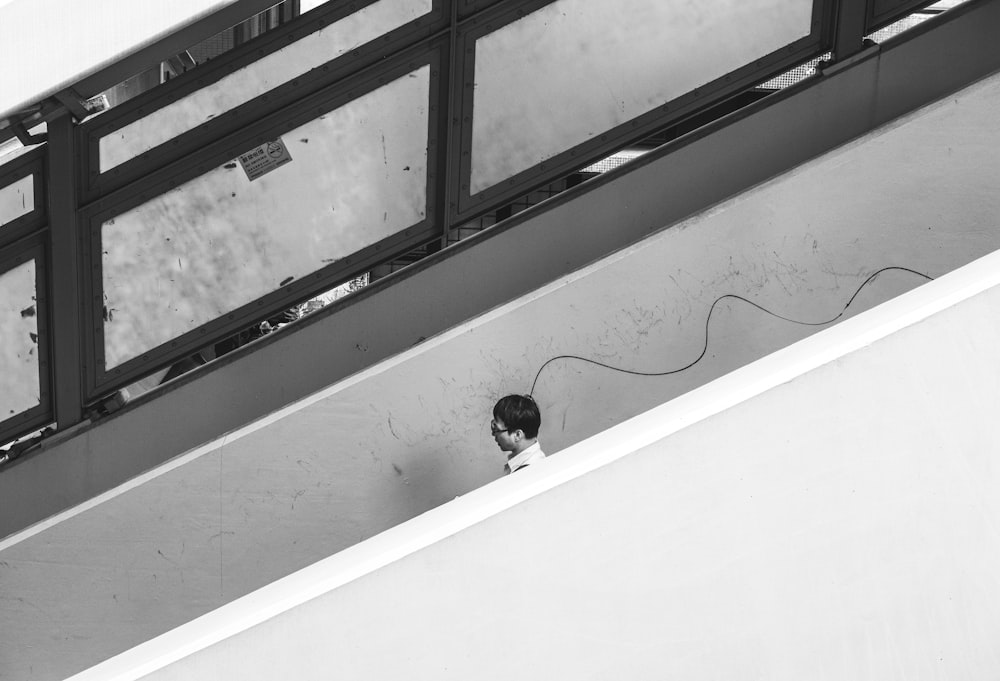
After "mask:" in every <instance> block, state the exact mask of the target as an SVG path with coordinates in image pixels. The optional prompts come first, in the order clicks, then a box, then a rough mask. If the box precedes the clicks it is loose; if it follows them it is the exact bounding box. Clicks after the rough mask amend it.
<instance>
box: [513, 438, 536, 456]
mask: <svg viewBox="0 0 1000 681" xmlns="http://www.w3.org/2000/svg"><path fill="white" fill-rule="evenodd" d="M537 442H538V438H537V437H533V438H531V439H530V440H527V439H526V440H521V441H520V442H518V443H517V448H516V449H515V450H514V451H513V452H508V453H507V460H508V461H510V460H511V459H513V458H514V457H515V456H517V455H518V454H520V453H521V452H523V451H524V450H526V449H528V448H529V447H531V446H532V445H534V444H536V443H537Z"/></svg>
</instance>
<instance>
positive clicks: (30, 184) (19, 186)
mask: <svg viewBox="0 0 1000 681" xmlns="http://www.w3.org/2000/svg"><path fill="white" fill-rule="evenodd" d="M33 210H35V183H34V176H33V175H28V176H26V177H22V178H21V179H20V180H17V181H16V182H14V183H13V184H9V185H7V186H6V187H3V188H0V225H5V224H7V223H8V222H13V221H14V220H16V219H17V218H19V217H21V216H22V215H27V214H28V213H30V212H31V211H33Z"/></svg>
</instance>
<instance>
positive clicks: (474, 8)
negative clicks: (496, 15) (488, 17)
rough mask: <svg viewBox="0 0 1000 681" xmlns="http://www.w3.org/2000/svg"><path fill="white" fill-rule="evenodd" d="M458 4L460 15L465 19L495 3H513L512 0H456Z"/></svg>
mask: <svg viewBox="0 0 1000 681" xmlns="http://www.w3.org/2000/svg"><path fill="white" fill-rule="evenodd" d="M455 2H456V3H457V4H458V17H459V18H460V19H465V18H467V17H470V16H472V15H473V14H476V13H478V12H482V11H483V10H485V9H489V8H490V7H493V6H494V5H499V4H501V3H506V4H508V5H509V4H512V2H511V1H510V0H455Z"/></svg>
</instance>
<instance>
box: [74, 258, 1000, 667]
mask: <svg viewBox="0 0 1000 681" xmlns="http://www.w3.org/2000/svg"><path fill="white" fill-rule="evenodd" d="M998 306H1000V254H993V255H991V256H988V257H987V258H984V259H982V260H980V261H977V262H976V263H974V264H972V265H970V266H969V267H967V268H965V269H964V270H960V271H959V272H956V273H953V274H950V275H947V276H946V277H944V278H942V279H941V280H939V281H935V282H933V283H932V284H928V285H927V286H925V287H922V288H921V289H918V290H916V291H912V292H910V293H908V294H904V295H903V296H901V297H900V298H898V299H896V300H893V301H890V302H889V303H887V304H885V305H883V306H881V307H879V308H877V309H874V310H871V311H869V312H868V313H865V314H863V315H860V316H858V317H856V318H854V319H852V320H849V321H847V322H845V323H844V324H842V325H840V326H838V327H835V328H833V329H830V330H828V331H826V332H824V333H821V334H817V335H814V336H812V337H811V338H808V339H806V340H804V341H802V342H800V343H798V344H796V345H793V346H791V347H789V348H786V349H784V350H781V351H778V352H776V353H774V354H772V355H770V356H768V357H767V358H764V359H763V360H761V361H759V362H757V363H755V364H751V365H749V366H747V367H744V368H742V369H740V370H737V371H735V372H733V373H731V374H729V375H727V376H725V377H723V378H721V379H719V380H717V381H715V382H713V383H711V384H709V385H707V386H704V387H703V388H700V389H697V390H695V391H693V392H691V393H688V394H687V395H685V396H683V397H681V398H678V399H676V400H674V401H672V402H670V403H668V404H665V405H662V406H659V407H656V408H654V409H653V410H651V411H648V412H646V413H644V414H641V415H639V416H637V417H635V418H633V419H631V420H628V421H626V422H624V423H622V424H620V425H618V426H616V427H614V428H612V429H610V430H607V431H605V432H604V433H601V434H600V435H597V436H595V437H594V438H591V439H589V440H585V441H583V442H580V443H578V444H576V445H574V446H572V447H569V448H567V449H566V450H564V451H562V452H560V453H559V455H557V456H554V457H551V458H550V459H549V460H547V461H544V462H542V463H540V464H537V465H535V466H532V467H531V468H529V469H528V470H527V471H525V472H523V473H518V474H517V475H515V476H512V477H509V478H506V479H504V480H501V481H498V482H497V483H495V484H492V485H489V486H487V487H485V488H483V489H480V490H477V491H475V492H472V493H470V494H469V495H467V496H465V497H463V498H462V499H460V500H458V501H456V502H455V503H454V504H448V505H446V506H444V507H441V508H438V509H435V510H434V511H431V512H429V513H427V514H425V515H423V516H421V517H419V518H417V519H415V520H414V521H411V522H408V523H405V524H404V525H401V526H398V527H396V528H394V529H392V530H390V531H388V532H386V533H384V534H382V535H380V536H379V537H377V538H375V539H374V540H372V541H370V542H365V543H364V544H361V545H359V546H356V547H354V548H353V549H349V550H347V551H344V552H342V553H340V554H338V555H336V556H333V557H331V558H329V559H326V560H324V561H321V562H319V563H317V564H315V565H313V566H310V567H308V568H306V569H304V570H302V571H300V572H298V573H295V574H293V575H291V576H289V577H288V578H286V579H283V580H280V581H278V582H275V583H273V584H271V585H269V586H268V587H266V588H264V589H261V590H260V591H258V592H255V593H253V594H251V595H249V596H247V597H246V598H244V599H241V600H240V601H237V602H235V603H232V604H230V605H228V606H225V607H223V608H221V609H219V610H217V611H215V612H213V613H211V614H209V615H207V616H205V617H204V618H201V619H200V620H196V621H195V622H192V623H191V624H190V625H187V626H184V627H182V628H180V629H178V630H175V631H173V632H170V633H168V634H166V635H164V636H163V637H160V638H159V639H156V640H153V641H150V642H149V643H148V644H145V645H143V646H140V647H139V648H137V649H134V650H132V651H129V652H128V653H126V654H124V655H122V656H120V657H119V658H117V659H114V660H111V661H109V662H108V663H107V664H104V665H101V666H99V667H96V668H94V669H92V670H89V671H88V672H85V673H83V674H81V675H80V676H78V677H74V681H91V680H94V681H96V680H97V679H100V680H101V681H108V680H109V679H110V680H113V681H133V680H134V679H144V680H145V681H173V680H177V681H180V680H186V679H208V678H211V679H219V680H224V679H234V680H236V679H238V680H239V681H254V680H255V679H261V680H262V681H264V680H270V679H275V678H294V679H301V680H302V681H308V680H310V679H316V680H319V679H330V678H346V679H396V678H406V679H414V680H419V679H427V680H428V681H431V680H433V681H439V680H441V679H463V680H464V679H481V680H483V681H489V680H492V679H498V680H499V679H512V678H513V679H524V680H531V679H539V680H542V679H546V680H548V679H581V680H585V679H594V680H595V681H597V680H604V679H609V678H615V679H618V678H623V679H636V680H642V679H669V678H682V679H692V680H698V679H706V680H707V679H719V678H745V677H752V678H762V679H773V680H774V681H785V680H787V681H799V680H801V679H818V678H831V679H858V680H865V679H870V680H872V681H875V680H878V681H892V680H899V681H902V680H904V679H992V678H997V677H998V675H1000V655H998V653H997V647H996V641H997V639H998V637H1000V598H998V596H1000V534H998V533H997V529H996V518H997V517H1000V496H998V495H997V494H996V490H997V488H998V485H1000V466H998V464H997V444H996V443H997V442H998V438H1000V421H998V420H997V419H996V408H997V395H998V394H1000V379H998V376H1000V372H998V371H997V369H998V356H997V352H996V348H997V347H998V344H1000V321H998V318H997V315H996V314H995V310H996V309H997V307H998Z"/></svg>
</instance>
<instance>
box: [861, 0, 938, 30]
mask: <svg viewBox="0 0 1000 681" xmlns="http://www.w3.org/2000/svg"><path fill="white" fill-rule="evenodd" d="M934 2H935V0H868V5H867V8H866V12H865V30H864V33H865V35H868V34H869V33H874V32H875V31H877V30H879V29H880V28H885V27H886V26H888V25H889V24H892V23H894V22H896V21H899V20H900V19H903V18H904V17H907V16H909V15H910V14H913V13H914V12H916V11H918V10H921V9H924V8H925V7H929V6H931V5H933V4H934Z"/></svg>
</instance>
